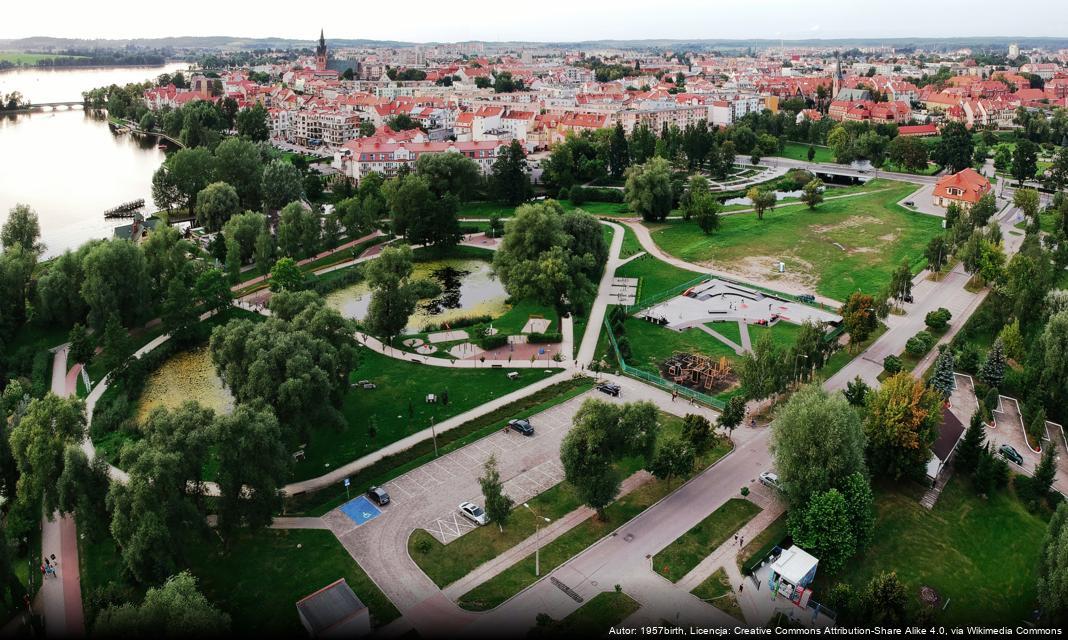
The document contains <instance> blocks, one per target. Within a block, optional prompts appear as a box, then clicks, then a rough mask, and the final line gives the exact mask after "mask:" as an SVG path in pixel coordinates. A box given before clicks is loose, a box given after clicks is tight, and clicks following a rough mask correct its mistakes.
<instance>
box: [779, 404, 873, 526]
mask: <svg viewBox="0 0 1068 640" xmlns="http://www.w3.org/2000/svg"><path fill="white" fill-rule="evenodd" d="M771 429H772V431H771V447H772V454H773V457H774V460H775V469H776V470H778V473H779V476H780V478H782V481H783V487H784V491H785V494H786V497H787V500H788V501H789V503H790V504H791V505H796V506H798V507H799V508H802V509H803V507H804V505H806V504H808V501H809V499H810V498H811V497H812V496H813V495H814V494H816V493H820V492H823V491H826V490H828V489H831V488H834V487H842V486H844V484H845V482H846V479H847V478H848V477H849V476H851V475H852V474H854V473H858V472H859V473H861V474H863V473H865V472H866V466H865V463H864V448H865V445H866V438H865V435H864V428H863V426H862V424H861V421H860V417H859V416H858V415H857V412H856V410H855V409H854V408H853V407H851V406H850V405H849V404H848V403H847V402H846V401H845V398H843V397H842V396H841V395H839V394H833V395H831V394H828V393H827V392H825V391H823V390H822V389H820V388H819V387H817V386H812V385H808V386H804V387H801V389H800V390H798V391H797V393H795V394H793V395H792V396H791V397H790V399H789V400H788V401H787V402H786V404H784V405H783V406H782V407H781V408H780V409H779V412H778V413H777V414H776V418H775V420H774V421H773V422H772V423H771Z"/></svg>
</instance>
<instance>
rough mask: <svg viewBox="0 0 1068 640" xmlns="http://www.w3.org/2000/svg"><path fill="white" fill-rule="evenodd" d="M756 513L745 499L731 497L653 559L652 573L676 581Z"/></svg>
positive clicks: (754, 508)
mask: <svg viewBox="0 0 1068 640" xmlns="http://www.w3.org/2000/svg"><path fill="white" fill-rule="evenodd" d="M760 511H761V509H760V507H758V506H757V505H755V504H753V503H752V502H750V501H748V500H744V499H742V498H731V499H730V500H728V501H727V502H725V503H723V505H722V506H720V507H719V508H718V509H716V510H715V511H713V512H712V513H711V514H709V515H708V517H707V518H705V519H704V520H702V521H701V522H699V523H697V525H696V526H694V527H693V528H692V529H690V530H689V531H687V532H686V533H684V534H682V535H681V536H679V537H678V538H676V539H675V541H674V542H672V543H671V544H669V545H668V546H666V547H664V548H663V549H661V550H660V552H659V553H657V554H656V555H655V556H653V571H656V572H657V573H659V574H660V575H662V576H664V577H665V578H667V579H668V580H671V581H672V582H678V581H679V580H681V579H682V578H683V576H685V575H686V574H687V573H689V572H690V570H691V569H693V568H694V567H696V566H697V565H698V564H700V562H701V561H702V560H704V559H705V556H707V555H708V554H709V553H711V552H713V551H715V550H716V549H717V548H719V546H720V545H721V544H723V543H724V542H726V541H727V539H728V538H730V536H731V534H732V533H734V532H735V531H737V530H738V529H741V528H742V527H743V526H744V525H745V523H747V522H749V521H750V520H751V519H752V518H753V517H754V516H756V514H758V513H760Z"/></svg>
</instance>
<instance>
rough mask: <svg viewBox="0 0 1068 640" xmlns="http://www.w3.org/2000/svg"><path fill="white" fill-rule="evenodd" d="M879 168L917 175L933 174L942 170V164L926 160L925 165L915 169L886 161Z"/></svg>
mask: <svg viewBox="0 0 1068 640" xmlns="http://www.w3.org/2000/svg"><path fill="white" fill-rule="evenodd" d="M880 169H881V170H882V171H890V172H893V173H911V174H913V175H917V176H933V175H934V174H936V173H938V172H939V171H941V170H942V165H939V164H935V163H934V162H928V163H927V166H926V167H924V168H923V169H921V170H919V171H917V170H915V169H909V168H908V167H903V166H898V165H896V164H894V163H893V162H886V163H885V164H884V165H883V166H882V167H881V168H880Z"/></svg>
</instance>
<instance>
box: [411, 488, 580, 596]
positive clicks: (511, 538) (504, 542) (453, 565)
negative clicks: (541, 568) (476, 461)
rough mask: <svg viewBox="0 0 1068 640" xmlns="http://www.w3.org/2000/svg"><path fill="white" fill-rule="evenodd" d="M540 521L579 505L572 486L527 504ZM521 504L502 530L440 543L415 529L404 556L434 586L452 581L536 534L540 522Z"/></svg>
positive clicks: (548, 492) (486, 529) (478, 532)
mask: <svg viewBox="0 0 1068 640" xmlns="http://www.w3.org/2000/svg"><path fill="white" fill-rule="evenodd" d="M527 504H529V505H530V508H531V509H533V510H534V513H537V514H538V516H540V517H542V518H549V519H550V520H554V521H555V520H557V519H559V518H561V517H563V516H565V515H567V514H568V513H570V512H572V511H574V510H575V509H577V508H579V507H581V506H582V500H581V499H580V498H579V497H578V495H577V493H576V492H575V489H574V487H572V486H571V485H570V484H568V483H566V482H561V483H560V484H558V485H556V486H554V487H552V488H551V489H548V490H546V491H544V492H542V493H540V494H538V495H537V496H535V497H534V498H532V499H530V500H529V501H527ZM534 513H531V510H530V509H527V508H525V507H524V506H523V505H522V504H520V505H516V507H515V508H514V509H513V510H512V516H511V518H509V520H508V522H507V524H505V525H504V531H501V530H500V529H498V528H497V525H496V524H494V523H492V522H491V523H490V524H489V525H487V526H485V527H479V528H477V529H475V530H473V531H470V532H468V533H466V534H464V535H462V536H460V537H459V538H457V539H455V540H453V541H451V542H449V544H447V545H446V544H442V543H441V542H440V541H439V540H438V539H437V538H435V537H434V536H432V535H430V534H429V533H427V532H426V531H425V530H424V529H416V530H415V532H414V533H412V535H411V537H410V538H408V555H409V556H411V558H412V560H414V561H415V563H416V564H417V565H419V568H420V569H422V570H423V573H425V574H426V575H427V577H429V578H430V579H431V580H433V581H434V584H436V585H438V587H441V588H443V589H444V588H445V587H446V586H448V585H450V584H452V583H453V582H456V581H457V580H459V579H460V578H462V577H464V576H466V575H467V574H469V573H471V572H472V571H473V570H475V569H476V568H478V567H479V566H481V565H482V564H484V563H486V562H489V561H490V560H492V559H494V558H496V557H497V556H499V555H501V554H502V553H504V552H505V551H507V550H508V549H511V548H512V547H514V546H515V545H517V544H519V543H520V542H522V541H523V540H526V539H527V538H529V537H530V536H532V535H534V534H535V533H536V531H535V524H536V523H539V522H541V523H542V526H544V522H543V521H541V520H539V519H538V518H537V517H535V516H534Z"/></svg>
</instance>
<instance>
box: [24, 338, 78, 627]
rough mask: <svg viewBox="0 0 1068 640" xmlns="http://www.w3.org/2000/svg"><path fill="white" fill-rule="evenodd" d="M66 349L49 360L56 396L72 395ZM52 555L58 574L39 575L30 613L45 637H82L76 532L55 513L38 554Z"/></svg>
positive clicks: (44, 528)
mask: <svg viewBox="0 0 1068 640" xmlns="http://www.w3.org/2000/svg"><path fill="white" fill-rule="evenodd" d="M67 350H68V347H67V345H63V346H62V347H60V348H59V349H57V350H56V352H55V356H54V358H53V360H52V393H54V394H56V395H57V396H60V397H67V396H70V395H72V389H71V388H70V387H69V386H68V385H67V380H68V376H67ZM52 554H55V556H56V560H57V561H58V565H57V566H58V568H57V570H56V573H57V574H58V575H57V576H55V577H44V576H42V578H41V579H42V584H41V588H40V590H38V592H37V596H36V598H35V600H34V610H35V611H38V612H40V613H41V614H42V615H43V616H44V620H45V634H46V635H48V636H49V637H56V638H63V637H68V636H82V635H85V618H84V614H83V611H82V587H81V575H80V570H79V562H78V532H77V528H76V525H75V521H74V518H73V517H72V516H70V515H65V516H64V515H61V514H60V513H59V512H56V513H54V514H52V515H51V516H49V517H45V518H44V519H43V521H42V525H41V555H42V557H46V556H51V555H52Z"/></svg>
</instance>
